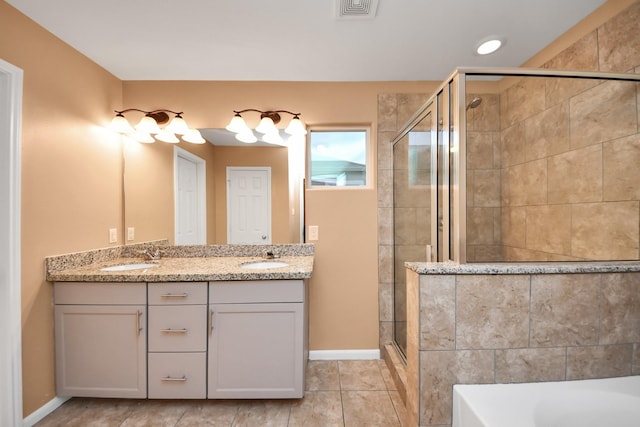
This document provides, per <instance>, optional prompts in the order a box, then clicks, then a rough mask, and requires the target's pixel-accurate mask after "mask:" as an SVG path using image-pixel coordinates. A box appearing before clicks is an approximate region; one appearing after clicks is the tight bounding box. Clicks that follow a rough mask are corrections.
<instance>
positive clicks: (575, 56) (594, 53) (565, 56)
mask: <svg viewBox="0 0 640 427" xmlns="http://www.w3.org/2000/svg"><path fill="white" fill-rule="evenodd" d="M544 68H549V69H556V70H585V71H593V70H597V69H598V37H597V33H596V31H592V32H591V33H589V34H587V35H586V36H584V37H583V38H582V39H580V40H578V41H577V42H575V43H574V44H573V45H571V46H569V47H568V48H567V49H565V50H563V51H562V52H560V53H559V54H558V55H556V56H555V57H553V58H552V59H551V60H550V61H548V62H547V63H546V64H545V65H544ZM597 84H598V81H596V80H589V79H571V78H549V79H547V80H546V105H547V107H550V106H552V105H555V104H557V103H559V102H562V101H565V100H567V99H569V98H571V97H572V96H574V95H577V94H578V93H580V92H583V91H585V90H587V89H589V88H590V87H593V86H595V85H597Z"/></svg>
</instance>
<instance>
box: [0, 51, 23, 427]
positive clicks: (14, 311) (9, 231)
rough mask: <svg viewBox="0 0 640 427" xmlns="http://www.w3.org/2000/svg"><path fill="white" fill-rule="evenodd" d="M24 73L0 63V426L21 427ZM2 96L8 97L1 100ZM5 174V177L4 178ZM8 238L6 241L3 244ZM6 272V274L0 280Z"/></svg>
mask: <svg viewBox="0 0 640 427" xmlns="http://www.w3.org/2000/svg"><path fill="white" fill-rule="evenodd" d="M22 75H23V72H22V70H21V69H20V68H17V67H15V66H13V65H11V64H9V63H8V62H5V61H3V60H2V59H0V158H2V159H5V160H3V161H2V163H3V167H4V163H5V162H6V163H8V171H5V172H6V173H7V174H6V175H5V176H3V177H2V179H0V196H1V198H4V197H7V199H8V201H9V203H8V204H7V206H4V207H0V209H1V210H0V227H1V228H2V229H3V230H2V232H0V237H2V238H1V239H0V263H1V266H2V267H1V268H0V325H2V326H1V327H0V342H2V343H3V344H2V345H0V425H3V426H18V425H22V348H21V347H22V320H21V307H22V301H21V300H20V293H21V286H22V284H21V274H20V200H21V198H20V191H21V187H20V185H21V181H20V173H21V165H20V159H21V157H20V137H21V127H22ZM5 95H6V96H5ZM3 173H4V172H3ZM5 237H8V238H7V240H6V241H4V238H5ZM4 271H6V272H7V274H6V275H4V274H1V273H2V272H4Z"/></svg>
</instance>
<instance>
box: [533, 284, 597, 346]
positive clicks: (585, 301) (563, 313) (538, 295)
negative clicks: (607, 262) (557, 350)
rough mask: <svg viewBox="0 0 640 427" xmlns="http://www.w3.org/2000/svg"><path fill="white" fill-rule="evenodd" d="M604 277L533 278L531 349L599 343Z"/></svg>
mask: <svg viewBox="0 0 640 427" xmlns="http://www.w3.org/2000/svg"><path fill="white" fill-rule="evenodd" d="M600 281H601V279H600V275H597V274H591V275H588V274H571V275H570V274H557V275H533V276H532V277H531V328H530V346H531V347H558V346H572V345H595V344H597V343H598V324H599V314H598V309H597V307H598V301H599V297H600Z"/></svg>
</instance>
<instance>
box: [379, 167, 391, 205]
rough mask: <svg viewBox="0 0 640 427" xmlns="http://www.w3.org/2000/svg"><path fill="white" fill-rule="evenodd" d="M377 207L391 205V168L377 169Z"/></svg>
mask: <svg viewBox="0 0 640 427" xmlns="http://www.w3.org/2000/svg"><path fill="white" fill-rule="evenodd" d="M378 207H379V208H392V207H393V172H392V171H391V170H379V171H378Z"/></svg>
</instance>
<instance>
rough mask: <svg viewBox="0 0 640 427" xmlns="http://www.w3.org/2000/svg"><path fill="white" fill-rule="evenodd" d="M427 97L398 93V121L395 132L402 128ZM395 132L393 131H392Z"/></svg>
mask: <svg viewBox="0 0 640 427" xmlns="http://www.w3.org/2000/svg"><path fill="white" fill-rule="evenodd" d="M427 97H428V95H427V94H424V93H399V94H398V120H397V122H396V123H397V126H398V127H397V130H400V128H401V127H402V126H404V125H405V124H406V123H407V122H408V121H409V119H410V118H411V116H413V115H414V114H415V112H416V111H418V109H419V108H420V107H421V106H422V104H424V103H425V101H426V100H427ZM394 130H395V129H394Z"/></svg>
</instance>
